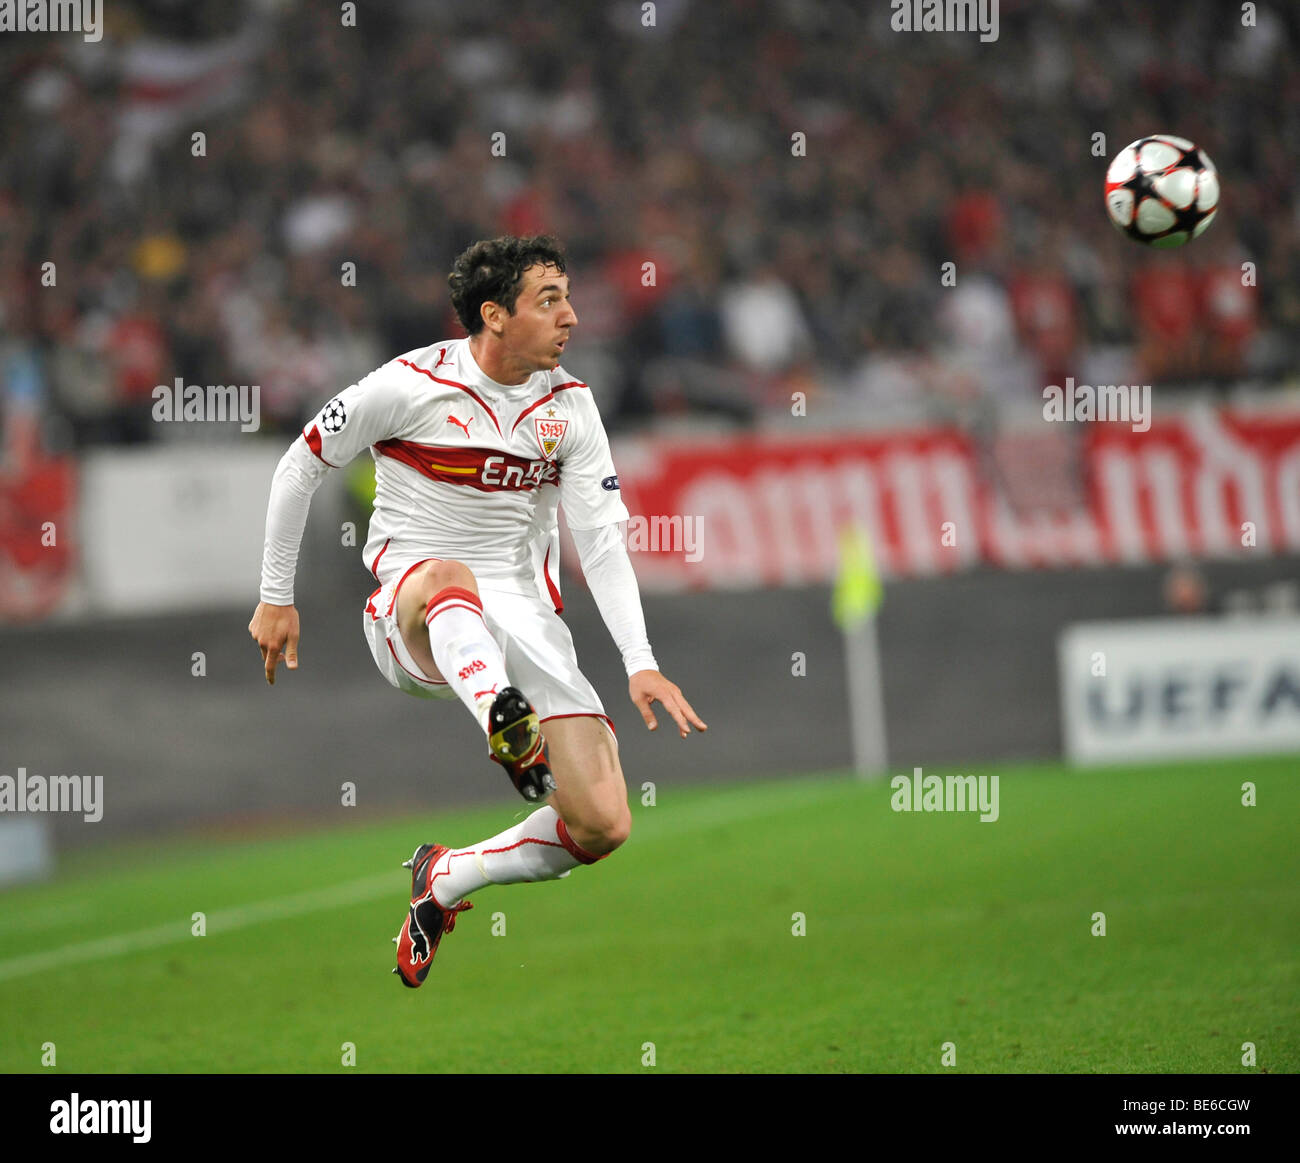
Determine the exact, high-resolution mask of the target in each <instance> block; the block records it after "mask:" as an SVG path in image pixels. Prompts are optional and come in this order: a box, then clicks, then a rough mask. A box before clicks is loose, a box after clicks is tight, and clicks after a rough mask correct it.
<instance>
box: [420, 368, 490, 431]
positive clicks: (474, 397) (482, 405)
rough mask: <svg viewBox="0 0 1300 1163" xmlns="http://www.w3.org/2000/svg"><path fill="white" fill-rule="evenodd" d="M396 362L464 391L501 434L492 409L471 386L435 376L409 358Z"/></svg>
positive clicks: (440, 382) (437, 381)
mask: <svg viewBox="0 0 1300 1163" xmlns="http://www.w3.org/2000/svg"><path fill="white" fill-rule="evenodd" d="M397 362H398V363H400V364H405V365H406V366H407V367H409V368H410V369H411V370H412V371H413V372H419V373H420V374H421V375H425V376H428V377H429V379H431V380H433V381H435V382H436V383H439V384H446V385H447V387H449V388H459V389H460V390H461V391H462V392H464V393H465V394H466V395H467V396H469V397H470V398H471V399H472V400H473V401H474V402H475V403H476V404H477V405H478V406H479V407H480V408H482V409H483V411H485V412H486V413H487V414H488V419H489V420H491V421H492V427H493V428H495V429H496V430H497V435H498V436H500V435H501V425H500V424H498V423H497V418H496V414H495V413H494V412H493V411H492V409H491V408H489V407H488V406H487V405H486V404H485V403H483V399H482V397H480V396H479V394H478V393H477V392H476V391H474V389H473V388H468V387H466V386H465V385H464V384H458V383H457V382H456V381H455V380H444V379H443V378H442V376H435V375H434V374H433V372H431V371H429V369H428V368H423V367H417V366H416V365H415V364H413V363H412V362H411V361H410V360H409V359H399V360H398V361H397Z"/></svg>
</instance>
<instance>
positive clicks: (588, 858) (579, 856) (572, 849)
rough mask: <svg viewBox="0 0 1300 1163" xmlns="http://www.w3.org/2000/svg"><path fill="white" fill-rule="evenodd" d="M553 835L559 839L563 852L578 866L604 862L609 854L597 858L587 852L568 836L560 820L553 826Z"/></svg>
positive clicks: (592, 853)
mask: <svg viewBox="0 0 1300 1163" xmlns="http://www.w3.org/2000/svg"><path fill="white" fill-rule="evenodd" d="M555 833H556V835H557V836H559V837H560V843H561V844H563V845H564V848H565V851H567V852H568V854H569V855H570V856H572V857H573V858H574V860H576V861H577V862H578V863H579V864H595V863H596V861H597V860H604V859H605V856H608V855H609V853H608V852H606V853H605V854H604V855H603V856H597V855H596V854H595V853H594V852H588V851H587V850H586V849H585V848H584V847H583V846H582V845H581V844H579V843H578V842H577V841H576V840H575V839H574V838H573V837H572V836H570V835H569V829H568V828H567V827H565V824H564V821H563V820H560V821H558V822H557V823H556V825H555Z"/></svg>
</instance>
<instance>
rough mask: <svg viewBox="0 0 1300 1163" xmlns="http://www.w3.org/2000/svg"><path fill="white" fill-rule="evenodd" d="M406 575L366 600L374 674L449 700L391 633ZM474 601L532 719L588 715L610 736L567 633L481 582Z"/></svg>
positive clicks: (535, 605) (534, 598) (541, 608)
mask: <svg viewBox="0 0 1300 1163" xmlns="http://www.w3.org/2000/svg"><path fill="white" fill-rule="evenodd" d="M416 564H417V565H419V564H423V563H422V562H417V563H416ZM413 569H415V566H414V565H413V566H411V569H408V570H406V571H405V572H404V573H403V574H402V575H401V576H400V577H397V578H394V579H393V580H392V581H390V582H388V584H387V585H382V586H380V587H379V589H377V590H375V592H374V593H373V594H371V595H370V598H369V600H367V602H366V608H365V611H364V613H363V614H362V626H363V629H364V631H365V635H366V641H367V642H369V643H370V653H371V655H372V656H373V657H374V660H375V665H376V666H377V667H379V672H380V673H381V674H382V675H383V676H384V677H385V678H386V679H387V680H388V681H389V682H390V683H392V685H393V686H395V687H396V688H397V689H398V690H399V691H405V692H406V693H407V694H408V695H415V696H416V697H417V698H424V699H454V698H455V697H456V693H455V691H453V690H452V689H451V685H450V684H449V683H447V682H444V681H442V680H440V679H433V678H430V677H429V676H428V675H427V674H425V673H424V670H423V669H422V668H421V667H420V664H419V663H417V662H416V661H415V659H414V658H412V657H411V652H410V651H409V650H408V649H407V647H406V643H405V641H403V639H402V632H401V630H400V629H399V627H398V625H397V594H398V591H399V590H400V589H401V585H402V582H404V581H405V580H406V579H407V577H409V576H410V573H411V570H413ZM479 600H480V601H482V603H483V621H484V622H485V623H486V624H487V628H488V632H489V633H490V634H491V635H492V637H493V638H494V639H495V640H496V643H497V645H498V646H500V647H501V653H502V654H503V655H504V656H505V661H506V674H507V675H508V676H509V678H510V681H511V683H513V684H514V685H515V686H517V687H518V688H519V689H520V690H521V691H523V692H524V695H525V697H526V698H527V699H528V701H529V702H531V703H532V704H533V708H534V710H536V711H537V716H538V718H539V719H542V720H545V719H558V718H565V717H570V716H574V715H595V716H596V717H598V718H600V719H603V720H604V721H605V725H606V726H607V727H609V729H610V731H611V732H612V731H613V730H614V724H613V723H612V722H611V721H610V718H609V716H608V715H606V714H605V708H604V706H603V705H602V704H601V701H600V698H599V696H598V695H597V694H596V691H595V688H594V687H593V686H592V685H591V683H589V682H588V681H587V679H586V676H584V675H583V673H582V671H580V670H579V669H578V658H577V655H576V654H575V652H574V649H573V636H572V635H571V634H570V633H569V628H568V627H567V626H566V625H565V624H564V622H563V620H562V619H561V618H560V616H559V615H558V614H557V613H556V612H555V610H554V608H553V607H552V606H551V605H549V604H548V603H547V602H546V601H544V600H543V599H542V597H541V595H540V594H537V595H530V594H517V593H514V592H511V591H507V590H495V589H492V588H491V586H490V584H488V585H485V584H484V583H482V582H480V583H479Z"/></svg>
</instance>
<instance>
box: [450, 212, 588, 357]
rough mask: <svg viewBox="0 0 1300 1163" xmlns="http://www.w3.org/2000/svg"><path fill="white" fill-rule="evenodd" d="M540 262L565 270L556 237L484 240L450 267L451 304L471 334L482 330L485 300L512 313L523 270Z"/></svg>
mask: <svg viewBox="0 0 1300 1163" xmlns="http://www.w3.org/2000/svg"><path fill="white" fill-rule="evenodd" d="M538 263H541V264H543V265H546V266H553V267H555V268H556V269H558V270H559V271H560V272H561V274H563V273H564V252H563V250H561V248H560V243H559V240H558V239H555V238H552V237H551V236H550V235H549V234H536V235H533V236H532V237H531V238H515V237H514V236H513V235H509V234H505V235H502V236H501V237H500V238H490V239H483V240H482V241H480V242H476V243H475V244H474V245H473V246H471V247H470V248H469V249H468V250H466V251H465V252H464V253H463V254H462V255H461V256H460V257H459V258H457V259H456V262H455V263H454V264H453V266H452V268H451V274H449V275H448V276H447V282H448V283H450V284H451V305H452V306H453V307H454V308H455V309H456V317H457V318H458V319H459V320H460V323H461V326H462V327H464V328H465V330H466V331H468V332H469V333H470V334H471V335H477V334H478V333H479V332H480V331H482V330H483V316H482V315H480V314H479V308H480V307H482V306H483V304H484V303H487V302H492V303H500V304H501V306H503V307H504V308H505V309H506V310H507V311H508V312H509V313H510V314H511V315H513V314H514V313H515V304H516V303H517V302H518V301H519V289H520V285H521V284H522V282H523V278H524V271H526V270H527V269H528V268H529V267H531V266H536V265H537V264H538Z"/></svg>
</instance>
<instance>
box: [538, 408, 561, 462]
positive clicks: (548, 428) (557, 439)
mask: <svg viewBox="0 0 1300 1163" xmlns="http://www.w3.org/2000/svg"><path fill="white" fill-rule="evenodd" d="M533 424H534V425H535V426H536V428H537V443H538V444H540V445H541V446H542V455H543V456H544V457H546V459H547V460H550V459H551V457H553V456H554V455H555V450H556V449H557V448H559V447H560V444H561V443H562V442H563V440H564V434H565V433H566V432H567V431H568V430H569V422H568V421H567V420H543V419H541V418H538V419H535V420H534V421H533Z"/></svg>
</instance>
